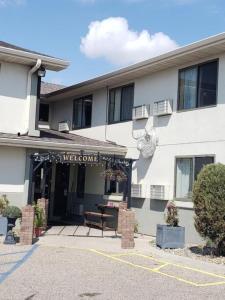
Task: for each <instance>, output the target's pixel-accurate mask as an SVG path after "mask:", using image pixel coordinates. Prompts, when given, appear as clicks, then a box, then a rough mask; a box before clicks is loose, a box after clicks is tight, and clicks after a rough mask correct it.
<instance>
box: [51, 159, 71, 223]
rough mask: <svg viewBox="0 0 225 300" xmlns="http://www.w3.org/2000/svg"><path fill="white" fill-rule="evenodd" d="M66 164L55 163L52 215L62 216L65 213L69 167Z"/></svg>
mask: <svg viewBox="0 0 225 300" xmlns="http://www.w3.org/2000/svg"><path fill="white" fill-rule="evenodd" d="M69 168H70V166H69V165H66V164H57V165H56V174H55V193H54V208H53V215H54V216H60V217H64V216H65V215H66V208H67V199H68V189H69V170H70V169H69Z"/></svg>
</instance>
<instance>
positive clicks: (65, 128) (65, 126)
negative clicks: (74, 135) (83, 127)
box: [59, 121, 70, 132]
mask: <svg viewBox="0 0 225 300" xmlns="http://www.w3.org/2000/svg"><path fill="white" fill-rule="evenodd" d="M69 130H70V128H69V122H68V121H62V122H59V131H60V132H69Z"/></svg>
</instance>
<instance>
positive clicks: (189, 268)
mask: <svg viewBox="0 0 225 300" xmlns="http://www.w3.org/2000/svg"><path fill="white" fill-rule="evenodd" d="M135 255H138V256H141V257H145V258H148V259H150V260H155V261H158V262H162V261H161V260H158V259H157V258H152V257H151V256H147V255H143V254H135ZM164 263H166V262H164ZM170 264H171V265H173V266H175V267H177V268H181V269H186V270H191V271H195V272H199V273H202V274H205V275H209V276H213V277H217V278H222V279H225V276H223V275H218V274H214V273H211V272H207V271H203V270H200V269H196V268H192V267H188V266H184V265H179V264H174V263H170Z"/></svg>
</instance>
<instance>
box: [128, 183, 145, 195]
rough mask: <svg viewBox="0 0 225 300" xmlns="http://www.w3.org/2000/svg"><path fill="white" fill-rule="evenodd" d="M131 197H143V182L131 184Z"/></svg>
mask: <svg viewBox="0 0 225 300" xmlns="http://www.w3.org/2000/svg"><path fill="white" fill-rule="evenodd" d="M131 197H133V198H145V197H146V191H145V186H144V185H143V184H132V185H131Z"/></svg>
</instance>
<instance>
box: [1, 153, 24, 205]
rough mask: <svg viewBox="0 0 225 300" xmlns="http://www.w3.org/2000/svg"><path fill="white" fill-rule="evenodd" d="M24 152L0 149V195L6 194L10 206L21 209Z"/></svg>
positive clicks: (22, 201)
mask: <svg viewBox="0 0 225 300" xmlns="http://www.w3.org/2000/svg"><path fill="white" fill-rule="evenodd" d="M25 166H26V150H25V149H22V148H12V147H0V170H1V172H0V195H3V194H6V195H7V197H8V199H9V201H10V205H17V206H20V207H22V206H23V205H25V203H26V200H27V199H25V197H24V183H25Z"/></svg>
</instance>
